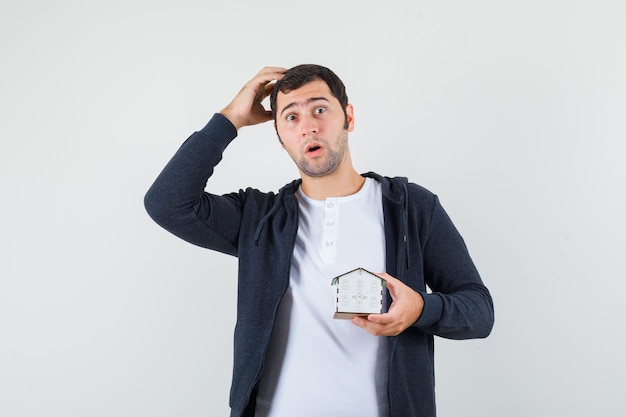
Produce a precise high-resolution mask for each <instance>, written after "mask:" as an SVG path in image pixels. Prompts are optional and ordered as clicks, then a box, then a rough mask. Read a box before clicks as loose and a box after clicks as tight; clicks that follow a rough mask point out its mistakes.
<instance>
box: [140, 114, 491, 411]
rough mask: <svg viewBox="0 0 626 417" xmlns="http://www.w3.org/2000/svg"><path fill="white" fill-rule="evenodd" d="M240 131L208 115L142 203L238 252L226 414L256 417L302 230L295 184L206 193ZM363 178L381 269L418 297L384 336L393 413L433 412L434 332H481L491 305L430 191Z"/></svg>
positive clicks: (209, 244) (179, 228)
mask: <svg viewBox="0 0 626 417" xmlns="http://www.w3.org/2000/svg"><path fill="white" fill-rule="evenodd" d="M236 136H237V130H236V129H235V127H234V126H233V125H232V124H231V123H230V121H229V120H228V119H226V118H225V117H224V116H222V115H220V114H216V115H215V116H213V118H212V119H211V121H210V122H209V123H208V124H207V125H206V126H205V127H204V128H203V129H202V130H200V131H199V132H196V133H194V134H193V135H191V136H190V137H189V139H187V140H186V141H185V143H184V144H183V145H182V146H181V147H180V149H179V150H178V152H177V153H176V154H175V155H174V157H173V158H172V159H171V160H170V162H169V163H168V164H167V165H166V167H165V168H164V169H163V171H162V172H161V174H160V175H159V177H158V178H157V179H156V181H155V182H154V184H153V185H152V187H151V188H150V190H149V191H148V193H147V194H146V197H145V206H146V210H147V211H148V213H149V214H150V216H151V217H152V218H153V219H154V221H155V222H157V223H158V224H159V225H161V226H162V227H163V228H165V229H166V230H168V231H170V232H171V233H173V234H175V235H176V236H178V237H180V238H182V239H185V240H186V241H188V242H191V243H193V244H195V245H199V246H202V247H205V248H208V249H213V250H217V251H220V252H223V253H226V254H228V255H233V256H237V257H238V258H239V282H238V303H237V324H236V327H235V336H234V337H235V341H234V346H235V347H234V366H233V380H232V386H231V394H230V406H231V416H252V417H253V416H254V405H255V396H256V386H257V383H258V381H259V378H260V375H261V372H262V371H263V364H264V360H265V353H266V349H267V346H268V344H269V339H270V334H271V332H272V326H273V324H274V319H275V317H276V312H277V310H278V305H279V303H280V300H281V298H282V296H283V294H284V293H285V291H286V289H287V286H288V285H289V270H290V263H291V255H292V251H293V246H294V241H295V238H296V233H297V228H298V202H297V200H296V197H295V192H296V190H297V189H298V187H299V186H300V182H301V181H300V180H296V181H293V182H292V183H290V184H287V185H285V186H284V187H283V188H281V189H280V191H279V192H278V193H273V192H270V193H265V192H261V191H259V190H256V189H252V188H248V189H246V190H240V191H239V192H236V193H231V194H225V195H215V194H210V193H207V192H205V187H206V183H207V180H208V179H209V177H211V175H212V174H213V169H214V168H215V166H216V165H217V164H218V163H219V162H220V161H221V159H222V153H223V151H224V150H225V149H226V147H227V146H228V144H229V143H230V142H231V141H232V140H233V139H234V138H235V137H236ZM364 176H366V177H372V178H374V179H375V180H377V181H379V182H380V183H381V184H382V193H383V213H384V224H385V245H386V254H385V255H386V267H387V269H386V272H387V273H389V274H390V275H392V276H394V277H396V278H398V279H400V280H401V281H403V282H404V283H405V284H407V285H408V286H410V287H411V288H413V289H414V290H416V291H418V292H419V293H420V294H421V295H422V297H423V298H424V309H423V312H422V314H421V316H420V317H419V319H418V320H417V322H415V324H414V325H413V326H412V327H410V328H408V329H406V330H405V331H404V332H402V333H401V334H400V335H398V336H395V337H388V341H389V349H388V352H389V384H388V387H387V394H388V398H389V408H390V417H434V416H435V378H434V347H433V336H434V335H437V336H441V337H445V338H449V339H470V338H481V337H486V336H487V335H489V333H490V332H491V329H492V327H493V322H494V311H493V301H492V299H491V296H490V294H489V291H488V290H487V288H486V287H485V286H484V285H483V283H482V280H481V278H480V276H479V274H478V271H477V270H476V268H475V266H474V263H473V262H472V260H471V258H470V256H469V253H468V251H467V248H466V246H465V243H464V241H463V239H462V237H461V235H460V234H459V233H458V231H457V230H456V228H455V227H454V225H453V223H452V221H451V220H450V218H449V217H448V215H447V214H446V212H445V211H444V209H443V208H442V206H441V205H440V203H439V200H438V198H437V196H436V195H434V194H432V193H431V192H429V191H428V190H426V189H424V188H423V187H420V186H418V185H416V184H413V183H409V182H408V181H407V179H406V178H397V177H396V178H389V177H382V176H380V175H378V174H375V173H371V172H370V173H367V174H364ZM427 286H428V288H429V289H430V291H427V289H426V288H427ZM386 298H387V299H390V297H386ZM355 383H358V381H355Z"/></svg>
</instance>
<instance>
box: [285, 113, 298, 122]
mask: <svg viewBox="0 0 626 417" xmlns="http://www.w3.org/2000/svg"><path fill="white" fill-rule="evenodd" d="M285 120H287V121H288V122H291V121H293V120H296V115H295V114H288V115H287V117H285Z"/></svg>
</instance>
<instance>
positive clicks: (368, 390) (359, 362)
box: [256, 178, 389, 417]
mask: <svg viewBox="0 0 626 417" xmlns="http://www.w3.org/2000/svg"><path fill="white" fill-rule="evenodd" d="M296 195H297V198H298V201H299V205H300V215H299V225H298V234H297V237H296V244H295V247H294V251H293V258H292V262H291V274H290V280H289V288H288V289H287V292H286V294H285V296H284V297H283V300H282V301H281V304H280V306H279V310H278V315H277V318H276V321H275V324H274V330H273V333H272V338H271V341H270V346H269V349H268V352H267V358H266V361H265V367H264V370H263V375H262V376H261V380H260V382H259V392H258V395H257V407H256V417H294V416H297V417H320V416H325V417H332V416H341V417H345V416H359V417H385V416H388V414H389V413H388V400H387V339H386V338H385V337H377V336H373V335H371V334H369V333H367V332H366V331H365V330H363V329H361V328H359V327H357V326H355V325H353V324H352V323H351V322H350V320H336V319H333V313H334V311H335V297H336V288H335V287H334V286H331V281H332V278H333V277H335V276H337V275H341V274H343V273H345V272H348V271H351V270H353V269H355V268H358V267H363V268H365V269H367V270H369V271H371V272H382V271H384V270H385V234H384V224H383V209H382V193H381V188H380V183H378V182H377V181H375V180H374V179H372V178H366V180H365V184H364V185H363V187H362V188H361V190H359V191H358V192H357V193H356V194H353V195H350V196H347V197H340V198H329V199H326V200H325V201H318V200H313V199H311V198H309V197H307V196H306V195H305V194H304V193H303V192H302V191H301V190H298V193H297V194H296Z"/></svg>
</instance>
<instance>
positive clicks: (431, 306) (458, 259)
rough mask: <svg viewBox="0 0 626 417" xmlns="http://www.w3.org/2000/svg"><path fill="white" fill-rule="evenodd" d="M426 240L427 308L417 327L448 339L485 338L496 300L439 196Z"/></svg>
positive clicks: (425, 301) (435, 198) (425, 306)
mask: <svg viewBox="0 0 626 417" xmlns="http://www.w3.org/2000/svg"><path fill="white" fill-rule="evenodd" d="M433 199H434V201H433V202H434V204H433V206H432V207H433V208H432V215H431V217H430V221H429V222H428V228H427V233H426V236H425V239H424V241H423V247H422V253H423V266H424V280H425V283H426V284H427V285H428V286H429V287H430V288H431V289H432V293H426V292H420V293H421V295H422V297H423V298H424V309H423V312H422V314H421V316H420V318H419V319H418V320H417V322H416V323H415V326H416V327H417V328H419V329H420V330H422V331H424V332H426V333H430V334H435V335H438V336H441V337H445V338H449V339H469V338H481V337H486V336H488V335H489V333H490V332H491V329H492V327H493V323H494V310H493V300H492V298H491V295H490V293H489V290H488V289H487V287H485V285H484V284H483V282H482V280H481V278H480V275H479V273H478V271H477V269H476V267H475V265H474V263H473V261H472V259H471V258H470V255H469V252H468V250H467V247H466V246H465V242H464V241H463V238H462V237H461V235H460V234H459V232H458V231H457V229H456V227H455V226H454V224H453V223H452V221H451V220H450V217H449V216H448V215H447V213H446V212H445V210H444V209H443V207H442V206H441V204H440V203H439V199H438V198H437V196H433Z"/></svg>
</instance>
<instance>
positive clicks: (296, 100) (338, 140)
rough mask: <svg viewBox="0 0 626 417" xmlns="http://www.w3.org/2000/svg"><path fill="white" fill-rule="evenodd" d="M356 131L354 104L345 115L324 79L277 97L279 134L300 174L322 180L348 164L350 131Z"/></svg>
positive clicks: (277, 127) (349, 106)
mask: <svg viewBox="0 0 626 417" xmlns="http://www.w3.org/2000/svg"><path fill="white" fill-rule="evenodd" d="M346 118H347V120H346ZM346 121H347V128H346V127H345V126H346ZM353 129H354V115H353V110H352V105H350V104H349V105H348V106H347V107H346V114H344V111H343V109H342V108H341V104H339V101H338V100H337V99H336V98H335V97H334V96H333V95H332V93H331V92H330V89H329V88H328V85H327V84H326V83H325V82H324V81H322V80H314V81H311V82H310V83H307V84H305V85H303V86H302V87H300V88H298V89H296V90H292V91H290V92H289V93H286V94H283V93H281V92H279V93H278V95H277V97H276V132H277V133H278V137H279V139H280V141H281V143H282V145H283V147H284V148H285V150H286V151H287V153H288V154H289V156H291V159H293V161H294V162H295V163H296V165H297V166H298V169H299V170H300V173H301V175H308V176H310V177H322V176H325V175H329V174H332V173H334V172H336V171H337V169H339V168H340V167H341V166H342V164H343V163H344V162H349V160H348V159H349V151H348V132H351V131H352V130H353Z"/></svg>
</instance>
